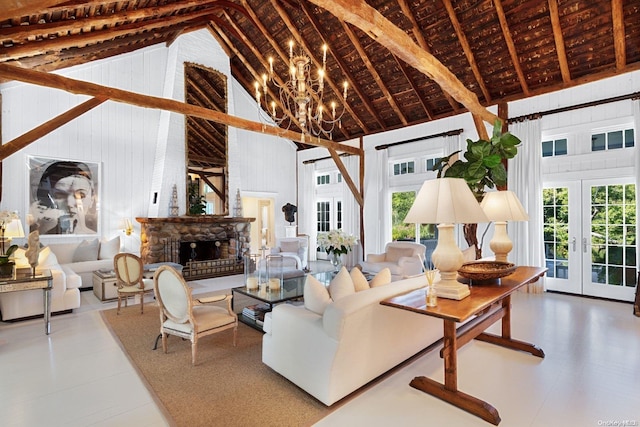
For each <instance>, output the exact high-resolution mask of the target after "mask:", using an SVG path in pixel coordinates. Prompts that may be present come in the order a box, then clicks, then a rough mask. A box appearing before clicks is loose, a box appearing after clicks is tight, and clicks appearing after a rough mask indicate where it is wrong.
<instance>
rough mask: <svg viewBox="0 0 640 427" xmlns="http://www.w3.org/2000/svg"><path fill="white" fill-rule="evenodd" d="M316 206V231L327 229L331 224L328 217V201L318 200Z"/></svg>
mask: <svg viewBox="0 0 640 427" xmlns="http://www.w3.org/2000/svg"><path fill="white" fill-rule="evenodd" d="M316 206H317V213H316V215H317V219H316V223H317V228H318V230H317V231H318V232H325V231H329V227H330V226H331V222H330V217H329V202H318V204H317V205H316Z"/></svg>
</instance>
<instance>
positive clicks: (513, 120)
mask: <svg viewBox="0 0 640 427" xmlns="http://www.w3.org/2000/svg"><path fill="white" fill-rule="evenodd" d="M627 99H640V92H634V93H630V94H628V95H620V96H614V97H613V98H606V99H601V100H599V101H591V102H585V103H583V104H578V105H572V106H570V107H562V108H556V109H553V110H547V111H540V112H539V113H533V114H526V115H524V116H518V117H512V118H510V119H508V120H507V123H508V124H511V123H516V122H522V121H524V120H532V119H539V118H540V117H542V116H546V115H549V114H557V113H565V112H567V111H573V110H579V109H581V108H587V107H595V106H596V105H603V104H609V103H611V102H618V101H624V100H627Z"/></svg>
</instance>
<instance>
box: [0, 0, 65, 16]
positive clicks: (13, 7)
mask: <svg viewBox="0 0 640 427" xmlns="http://www.w3.org/2000/svg"><path fill="white" fill-rule="evenodd" d="M67 2H68V0H2V7H1V8H0V21H4V20H5V19H11V18H15V17H16V16H27V15H32V14H34V13H38V11H39V10H43V9H47V8H50V7H53V6H57V5H59V4H63V3H67Z"/></svg>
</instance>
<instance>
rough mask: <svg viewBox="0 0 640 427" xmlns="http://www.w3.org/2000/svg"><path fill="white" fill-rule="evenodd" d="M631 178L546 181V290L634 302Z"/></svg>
mask: <svg viewBox="0 0 640 427" xmlns="http://www.w3.org/2000/svg"><path fill="white" fill-rule="evenodd" d="M635 187H636V186H635V183H634V181H633V178H631V177H630V178H614V179H597V180H578V181H569V182H563V183H547V184H545V186H544V189H543V209H544V211H543V223H544V249H545V261H546V266H547V268H549V271H548V273H547V281H546V284H547V289H549V290H556V291H561V292H568V293H575V294H581V295H589V296H596V297H602V298H612V299H616V300H622V301H632V300H633V297H634V292H635V286H636V285H637V284H636V279H637V265H638V264H637V243H636V242H637V240H636V218H637V216H636V188H635Z"/></svg>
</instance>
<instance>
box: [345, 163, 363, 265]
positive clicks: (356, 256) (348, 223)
mask: <svg viewBox="0 0 640 427" xmlns="http://www.w3.org/2000/svg"><path fill="white" fill-rule="evenodd" d="M340 159H341V160H342V163H343V164H344V166H345V168H346V169H347V172H349V176H350V177H351V179H352V180H353V183H354V184H355V186H356V188H360V169H359V168H360V162H359V160H358V156H346V157H340ZM342 230H343V231H345V232H347V233H350V234H353V235H354V236H356V237H357V238H358V240H360V205H359V204H358V202H357V201H356V199H355V197H354V196H353V193H352V192H351V190H350V189H349V186H348V185H347V183H346V181H345V179H344V178H343V179H342ZM361 247H362V246H361V245H360V244H358V245H356V247H355V248H354V250H353V251H352V252H349V254H347V255H345V257H344V263H345V266H346V267H348V268H351V267H353V266H354V265H356V264H358V263H359V262H360V261H362V258H361V253H362V250H361V249H360V248H361Z"/></svg>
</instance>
